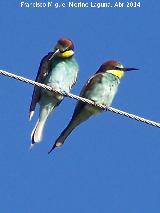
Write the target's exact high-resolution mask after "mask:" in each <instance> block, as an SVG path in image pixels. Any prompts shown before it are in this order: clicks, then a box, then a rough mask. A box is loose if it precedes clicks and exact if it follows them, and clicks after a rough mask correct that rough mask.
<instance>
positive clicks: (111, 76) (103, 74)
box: [49, 61, 137, 153]
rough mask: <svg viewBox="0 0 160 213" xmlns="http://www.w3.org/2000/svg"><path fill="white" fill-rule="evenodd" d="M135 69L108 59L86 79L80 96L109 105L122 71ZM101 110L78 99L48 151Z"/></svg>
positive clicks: (57, 145) (61, 142)
mask: <svg viewBox="0 0 160 213" xmlns="http://www.w3.org/2000/svg"><path fill="white" fill-rule="evenodd" d="M130 70H137V69H135V68H125V67H123V65H122V64H121V63H119V62H117V61H108V62H105V63H104V64H102V65H101V67H100V68H99V69H98V71H97V72H96V73H95V74H94V75H93V76H92V77H91V78H90V79H89V80H88V81H87V83H86V85H85V86H84V87H83V89H82V91H81V93H80V96H81V97H84V98H87V99H90V100H92V101H94V102H95V103H96V104H102V105H104V106H106V107H109V106H110V105H111V104H112V101H113V98H114V97H115V94H116V92H117V89H118V86H119V83H120V79H121V78H122V77H123V75H124V72H126V71H130ZM99 112H102V110H101V109H100V108H98V107H94V106H91V105H89V104H87V103H83V102H81V101H78V103H77V105H76V107H75V110H74V113H73V116H72V119H71V121H70V122H69V124H68V126H67V127H66V128H65V129H64V130H63V132H62V133H61V134H60V136H59V137H58V138H57V140H56V141H55V144H54V145H53V147H52V148H51V150H50V151H49V153H50V152H51V151H52V150H53V149H54V148H56V147H60V146H62V145H63V143H64V142H65V140H66V138H67V137H68V136H69V134H70V133H71V132H72V131H73V129H74V128H75V127H77V126H78V125H79V124H80V123H82V122H84V121H86V120H87V119H88V118H90V117H91V116H92V115H94V114H97V113H99Z"/></svg>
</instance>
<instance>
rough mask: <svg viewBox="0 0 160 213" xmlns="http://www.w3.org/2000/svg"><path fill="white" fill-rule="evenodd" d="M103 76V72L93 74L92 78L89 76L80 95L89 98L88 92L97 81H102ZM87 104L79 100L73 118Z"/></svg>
mask: <svg viewBox="0 0 160 213" xmlns="http://www.w3.org/2000/svg"><path fill="white" fill-rule="evenodd" d="M102 76H103V74H102V73H97V74H95V75H93V76H92V77H91V78H89V80H88V81H87V83H86V84H85V85H84V87H83V88H82V90H81V92H80V96H81V97H83V98H87V92H88V91H89V90H92V88H93V86H94V84H95V83H97V82H98V81H101V78H102ZM85 105H86V103H84V102H82V101H78V103H77V105H76V108H75V110H74V113H73V116H72V119H74V118H75V117H76V116H77V115H78V114H79V112H80V111H81V110H82V109H83V107H84V106H85Z"/></svg>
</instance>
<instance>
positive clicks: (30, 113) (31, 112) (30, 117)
mask: <svg viewBox="0 0 160 213" xmlns="http://www.w3.org/2000/svg"><path fill="white" fill-rule="evenodd" d="M33 115H34V111H30V112H29V120H30V121H31V119H32V117H33Z"/></svg>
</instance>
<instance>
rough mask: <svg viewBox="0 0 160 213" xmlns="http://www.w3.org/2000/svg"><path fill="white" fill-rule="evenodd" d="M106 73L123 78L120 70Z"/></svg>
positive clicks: (122, 72)
mask: <svg viewBox="0 0 160 213" xmlns="http://www.w3.org/2000/svg"><path fill="white" fill-rule="evenodd" d="M107 72H108V73H111V74H112V75H115V76H117V77H118V78H122V77H123V76H124V71H121V70H108V71H107Z"/></svg>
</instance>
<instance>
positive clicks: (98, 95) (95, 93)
mask: <svg viewBox="0 0 160 213" xmlns="http://www.w3.org/2000/svg"><path fill="white" fill-rule="evenodd" d="M119 83H120V81H119V78H118V77H116V76H114V75H112V74H110V73H105V74H103V75H102V77H101V78H99V79H97V81H95V83H94V84H93V86H92V88H91V90H89V91H87V93H86V94H85V97H86V98H89V99H91V100H93V101H95V103H97V104H102V105H105V106H107V107H109V106H110V105H111V103H112V101H113V98H114V96H115V94H116V92H117V89H118V85H119Z"/></svg>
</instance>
